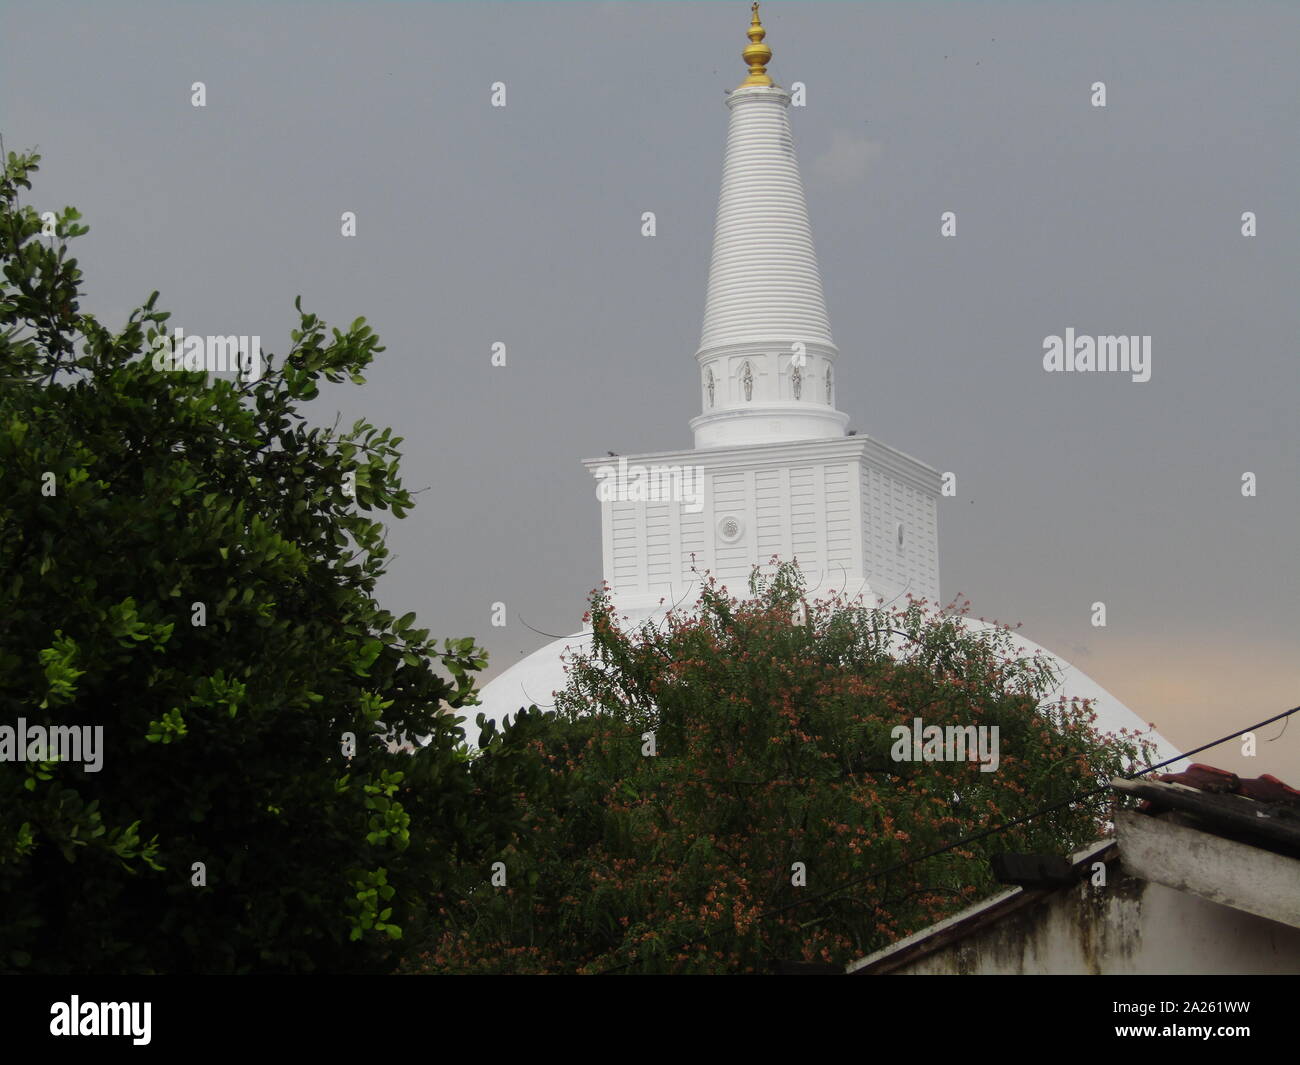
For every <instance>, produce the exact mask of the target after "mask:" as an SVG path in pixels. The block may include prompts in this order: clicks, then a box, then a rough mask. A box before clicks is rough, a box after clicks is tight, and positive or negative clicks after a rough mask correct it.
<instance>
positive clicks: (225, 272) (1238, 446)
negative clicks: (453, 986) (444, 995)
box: [0, 0, 1300, 784]
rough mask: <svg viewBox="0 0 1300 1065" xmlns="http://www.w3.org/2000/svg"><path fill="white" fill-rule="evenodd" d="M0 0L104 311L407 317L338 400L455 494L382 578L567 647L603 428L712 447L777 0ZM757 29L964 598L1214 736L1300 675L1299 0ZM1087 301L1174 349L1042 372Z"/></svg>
mask: <svg viewBox="0 0 1300 1065" xmlns="http://www.w3.org/2000/svg"><path fill="white" fill-rule="evenodd" d="M2 11H3V14H2V15H0V18H2V20H3V21H2V23H0V131H3V134H4V137H5V146H6V148H7V149H9V150H13V149H22V148H32V147H38V148H39V150H40V151H41V152H42V154H43V155H44V160H43V163H42V171H41V174H40V175H38V180H37V184H36V186H35V189H34V190H33V193H32V197H31V202H33V203H34V205H36V206H37V207H38V208H39V209H42V210H43V209H46V208H48V207H58V206H62V205H63V204H69V203H70V204H74V205H76V206H78V207H79V208H80V209H81V210H82V212H83V213H84V215H85V220H86V221H87V222H88V223H89V225H90V226H91V232H90V234H89V235H88V236H87V237H85V238H83V239H82V240H80V241H79V242H78V244H77V248H78V255H79V257H80V259H81V262H82V265H83V267H84V268H85V271H86V277H87V288H88V291H89V299H88V309H90V310H92V311H95V312H97V313H100V314H101V315H103V316H104V318H105V319H106V320H107V321H108V322H109V324H112V325H118V324H120V323H121V321H122V320H123V319H124V318H125V317H126V315H127V313H128V311H129V310H130V308H132V307H133V306H135V305H137V304H138V303H140V302H141V301H143V300H144V299H145V298H146V297H147V296H148V294H149V292H150V291H152V290H153V289H155V288H157V289H160V290H161V292H162V296H161V300H160V302H161V303H162V304H163V305H164V306H166V307H167V308H169V309H171V310H172V311H173V319H172V324H174V325H180V326H182V327H184V328H185V330H186V331H187V332H190V333H200V334H204V333H244V334H258V335H260V336H261V337H262V338H263V347H264V348H265V349H267V350H269V351H274V352H277V353H282V352H283V351H284V350H285V349H286V348H287V346H288V336H287V334H288V330H289V328H290V327H291V325H292V324H293V320H294V319H293V307H292V304H293V298H294V296H295V295H297V294H299V293H301V294H302V296H303V300H304V306H305V307H307V308H308V309H310V310H313V311H315V312H317V313H319V314H321V315H323V316H324V317H325V318H326V319H327V320H328V321H330V322H333V323H337V324H340V325H346V323H347V322H350V321H351V320H352V319H353V318H355V317H356V316H358V315H365V316H366V317H367V318H368V319H369V320H370V322H371V324H372V325H373V326H374V328H375V329H376V330H377V331H378V332H379V333H380V335H381V337H382V338H383V341H384V342H385V343H386V345H387V351H386V352H385V353H384V354H383V355H382V356H381V357H380V361H379V362H378V364H377V365H376V366H375V367H374V368H373V372H372V373H371V375H370V380H369V383H368V384H367V385H366V386H365V387H364V388H355V387H341V386H340V387H337V388H332V389H330V390H329V391H326V392H323V393H322V395H321V397H320V399H319V400H318V401H317V403H316V405H315V406H316V411H315V413H314V415H313V417H315V418H316V419H317V420H320V421H332V420H333V417H334V414H335V411H336V410H340V411H341V412H342V414H343V416H344V418H345V419H346V420H351V419H354V418H356V417H359V416H361V415H362V414H364V415H366V416H367V417H369V418H370V419H371V420H372V421H374V422H375V423H376V424H380V425H390V426H392V427H394V430H395V431H396V432H397V433H399V434H400V435H402V436H404V437H405V439H406V443H405V454H406V458H405V461H404V465H403V470H404V474H405V479H406V483H407V485H408V487H411V488H416V489H418V488H426V487H427V489H428V490H427V491H425V492H423V493H422V494H421V495H420V497H419V499H420V503H419V506H418V507H417V509H416V510H415V512H414V513H413V514H412V515H411V516H410V517H408V518H407V519H406V520H405V521H399V522H394V523H392V527H391V533H390V544H391V545H392V547H393V549H394V551H395V554H396V556H397V557H396V559H395V560H394V561H393V564H392V568H391V573H390V576H389V577H388V578H387V579H386V582H385V583H384V585H383V586H382V588H381V597H382V598H383V600H384V602H385V605H386V606H388V607H389V608H390V609H393V610H394V611H395V612H397V613H399V614H400V613H403V612H405V611H407V610H415V611H416V612H417V613H418V615H419V617H420V619H421V622H422V623H423V624H425V625H428V626H429V627H430V628H431V629H432V631H433V632H434V633H436V634H439V635H471V634H472V635H474V636H477V637H478V638H479V639H480V642H482V643H484V644H485V645H486V646H487V647H488V649H489V650H490V652H491V659H492V662H491V670H490V673H489V675H492V674H494V673H496V672H498V671H499V670H500V669H502V668H503V667H504V666H506V665H509V664H510V663H512V662H515V661H517V660H518V659H519V658H520V656H521V655H522V654H524V653H526V652H528V651H531V650H532V649H534V648H535V647H537V646H539V645H540V644H541V643H542V642H544V640H543V638H542V637H540V636H537V635H534V634H533V633H532V632H530V631H529V630H528V629H527V628H526V627H524V626H523V625H522V624H520V621H519V619H520V618H521V617H522V618H523V619H524V620H525V621H527V622H528V623H529V624H530V625H532V626H534V627H536V628H538V629H541V630H544V631H546V632H550V633H556V634H563V633H566V632H571V631H573V630H575V629H576V628H577V625H578V619H579V617H580V615H581V613H582V611H583V608H584V601H585V596H586V593H587V591H588V590H589V589H590V588H591V587H592V586H593V585H594V584H596V583H597V582H598V581H599V579H600V577H601V573H600V540H599V508H598V504H597V500H596V496H595V489H594V485H593V483H592V482H591V481H590V479H589V478H588V476H587V474H586V473H585V472H584V471H583V469H582V468H581V467H580V465H579V461H578V460H579V459H580V458H583V457H589V456H593V455H603V454H604V453H605V452H606V450H610V449H612V450H615V451H618V452H620V453H622V454H629V453H634V452H638V451H660V450H669V449H674V448H679V447H687V446H689V445H690V439H691V438H690V434H689V431H688V428H687V422H688V420H689V419H690V418H691V417H692V416H693V415H694V414H696V413H698V410H697V406H696V404H697V400H698V388H697V384H696V370H695V366H694V362H693V358H692V356H693V354H694V351H695V348H696V346H697V345H698V342H699V329H700V323H701V315H702V311H703V306H704V289H705V281H706V276H707V270H708V261H709V254H710V239H711V232H712V225H713V211H714V208H715V205H716V202H717V195H718V187H719V181H720V176H721V164H722V151H723V140H724V133H725V129H726V118H727V113H726V109H725V107H724V106H723V94H724V90H726V89H730V88H732V87H734V86H735V85H736V84H738V83H739V81H740V80H741V78H742V77H743V75H744V69H743V65H742V63H741V60H740V58H739V53H740V50H741V48H742V47H743V46H744V45H745V43H746V41H745V36H744V31H745V29H746V27H747V25H748V18H749V5H748V3H747V2H745V0H726V2H720V0H719V2H703V0H701V2H682V3H667V4H660V3H603V4H597V3H584V2H569V3H545V2H541V3H477V2H476V3H398V4H381V3H368V2H367V3H360V2H355V3H334V4H289V3H266V4H242V3H220V4H218V3H201V2H192V3H182V4H177V3H166V4H134V3H85V4H74V3H64V2H60V0H41V2H39V3H16V4H15V3H10V4H6V5H5V6H4V7H3V9H2ZM763 18H764V22H765V24H766V26H767V28H768V31H769V32H768V38H767V43H768V44H769V45H771V47H772V49H773V51H774V58H773V61H772V64H771V66H770V70H771V73H772V74H773V76H774V77H775V79H776V80H777V82H778V83H780V84H782V85H786V86H788V85H790V83H791V82H793V81H802V82H804V83H805V84H806V85H807V106H806V107H804V108H799V109H795V110H793V111H792V121H793V124H794V135H795V144H796V149H797V151H798V154H799V159H800V163H801V167H802V170H803V174H804V182H805V187H806V190H807V195H808V201H809V212H810V215H811V219H812V225H813V233H814V238H815V240H816V244H817V252H818V256H819V259H820V263H821V268H822V275H823V278H824V281H825V287H826V296H827V302H828V305H829V310H830V315H831V322H832V326H833V329H834V333H835V338H836V341H837V344H838V346H839V349H840V353H841V358H840V363H839V367H838V369H837V375H836V383H837V386H838V388H837V392H838V396H837V399H838V406H839V408H840V409H841V410H844V411H846V412H848V413H849V414H850V415H851V417H852V419H853V421H852V425H853V426H854V427H856V428H857V429H858V430H859V431H861V432H864V433H868V434H870V435H872V436H875V437H877V438H878V439H880V440H883V441H884V442H886V443H888V444H890V445H892V446H894V447H897V448H899V449H901V450H903V451H906V452H908V453H909V454H912V455H914V456H916V457H917V458H919V459H921V460H922V461H925V462H927V463H929V464H930V465H932V466H934V467H936V468H937V469H939V470H951V471H953V472H955V473H956V474H957V478H958V495H957V497H956V498H953V499H948V500H945V501H944V502H943V503H942V505H941V508H940V566H941V582H942V587H943V594H944V597H945V599H946V598H950V597H951V596H953V595H955V594H956V593H958V592H961V593H964V594H965V595H966V596H967V597H969V598H970V599H971V601H972V605H973V612H974V613H976V614H979V615H983V616H987V617H997V618H1000V619H1002V620H1005V621H1010V622H1015V621H1021V622H1023V623H1024V629H1023V631H1024V632H1025V634H1026V635H1028V636H1029V637H1030V638H1032V639H1034V640H1036V641H1038V642H1039V643H1042V644H1044V645H1045V646H1047V647H1049V648H1051V649H1052V650H1054V651H1056V652H1057V653H1059V654H1061V655H1063V656H1064V657H1066V658H1068V659H1070V660H1071V661H1073V662H1075V663H1076V664H1077V665H1078V666H1080V667H1081V668H1082V669H1084V670H1085V671H1087V672H1088V673H1090V674H1091V675H1092V676H1093V677H1094V678H1095V679H1096V680H1097V681H1099V682H1100V683H1101V684H1102V685H1103V686H1105V687H1107V688H1109V689H1110V690H1111V691H1112V692H1113V693H1114V694H1115V695H1116V696H1118V697H1119V698H1120V699H1121V700H1122V701H1124V702H1125V703H1127V704H1128V705H1129V706H1131V707H1132V708H1133V709H1134V710H1136V711H1137V712H1138V713H1139V714H1141V715H1142V716H1143V717H1144V718H1146V719H1147V720H1154V721H1155V722H1157V724H1158V725H1159V726H1160V727H1161V729H1162V730H1163V731H1164V732H1165V734H1166V735H1167V736H1168V737H1169V738H1170V739H1171V740H1172V741H1173V742H1174V743H1175V744H1178V745H1181V747H1182V748H1184V749H1186V748H1187V747H1190V746H1193V745H1195V744H1197V743H1199V742H1203V741H1205V740H1207V739H1210V738H1213V737H1217V736H1218V735H1221V734H1223V733H1225V732H1229V731H1232V730H1233V729H1234V728H1236V727H1239V726H1241V725H1244V724H1248V723H1250V722H1252V721H1255V720H1259V719H1261V718H1263V717H1265V716H1268V715H1269V714H1272V713H1275V712H1277V711H1280V710H1283V709H1286V708H1287V707H1289V706H1292V705H1295V704H1296V703H1300V697H1298V696H1300V655H1298V654H1297V649H1298V646H1300V618H1298V609H1297V603H1298V602H1300V595H1298V593H1300V580H1298V579H1297V578H1298V574H1300V562H1298V561H1297V547H1298V546H1300V544H1298V541H1300V537H1298V536H1297V530H1300V502H1298V492H1297V486H1298V485H1300V454H1298V452H1300V449H1298V447H1297V441H1298V439H1300V430H1298V429H1297V413H1296V408H1297V398H1298V396H1300V370H1298V369H1297V353H1298V347H1297V341H1298V338H1300V299H1298V298H1297V282H1298V280H1300V212H1297V196H1300V139H1298V134H1300V62H1298V61H1297V55H1298V54H1300V5H1297V4H1294V3H1262V2H1253V0H1247V2H1234V3H1226V4H1219V3H1150V2H1132V3H1076V4H1069V3H1055V2H1054V3H1006V4H998V3H956V2H953V3H934V4H929V3H916V2H907V3H896V4H885V3H849V2H843V3H811V2H794V0H771V2H769V3H766V4H764V6H763ZM195 81H202V82H204V83H205V84H206V87H207V106H206V107H205V108H201V109H200V108H195V107H192V106H191V103H190V95H191V93H190V86H191V84H192V83H193V82H195ZM495 81H502V82H505V83H506V85H507V92H508V96H507V101H508V102H507V106H506V107H505V108H504V109H493V108H492V107H490V106H489V92H490V86H491V84H492V83H493V82H495ZM1096 81H1102V82H1104V83H1105V85H1106V93H1107V105H1106V107H1105V108H1096V107H1093V106H1091V104H1090V96H1091V86H1092V84H1093V83H1094V82H1096ZM948 210H951V211H955V212H956V214H957V236H956V237H955V238H951V239H944V238H942V237H941V236H940V233H939V228H940V214H941V212H943V211H948ZM344 211H355V212H356V213H357V218H358V234H357V236H356V237H355V238H344V237H342V236H341V235H340V215H341V214H342V212H344ZM643 211H654V212H655V213H656V215H657V218H658V235H657V236H655V237H654V238H644V237H642V236H641V235H640V216H641V213H642V212H643ZM1245 211H1253V212H1255V213H1256V215H1257V218H1258V235H1257V236H1254V237H1250V238H1248V237H1244V236H1242V234H1241V216H1242V213H1243V212H1245ZM1067 327H1073V328H1074V329H1075V330H1076V331H1077V332H1078V333H1080V334H1093V335H1095V334H1109V333H1123V334H1144V335H1145V334H1149V335H1150V336H1151V337H1152V355H1153V359H1152V375H1151V380H1150V381H1148V382H1146V383H1134V382H1132V381H1130V380H1129V378H1128V377H1127V376H1124V375H1116V374H1094V375H1081V374H1069V375H1067V374H1047V373H1045V372H1044V371H1043V368H1042V344H1043V338H1044V337H1046V336H1048V335H1049V334H1060V333H1063V332H1064V330H1065V329H1066V328H1067ZM494 341H502V342H504V343H505V344H507V346H508V353H509V354H508V366H507V367H505V368H496V369H494V368H493V367H492V366H491V365H490V362H489V356H490V345H491V344H492V343H493V342H494ZM1245 471H1252V472H1254V473H1255V474H1256V475H1257V477H1258V496H1257V497H1256V498H1253V499H1250V498H1243V496H1242V494H1241V487H1240V486H1241V476H1242V473H1243V472H1245ZM497 600H502V601H504V602H506V603H507V605H508V607H509V611H510V613H509V617H510V624H509V625H508V627H506V628H505V629H493V628H491V627H490V625H489V612H490V607H491V604H492V603H493V602H494V601H497ZM1098 600H1100V601H1104V602H1105V604H1106V607H1107V611H1108V625H1107V627H1105V628H1094V627H1093V626H1092V625H1091V623H1090V608H1091V604H1092V603H1093V602H1095V601H1098ZM1278 732H1279V726H1272V727H1270V728H1269V729H1266V730H1263V732H1262V733H1261V735H1260V737H1259V739H1260V741H1261V742H1260V753H1259V756H1258V757H1256V758H1253V759H1245V758H1241V757H1239V755H1238V752H1237V748H1236V746H1235V745H1230V746H1226V747H1220V748H1216V749H1215V750H1213V751H1210V752H1207V753H1206V754H1205V755H1202V756H1201V758H1202V759H1204V760H1209V761H1212V762H1214V763H1216V764H1219V765H1223V766H1227V767H1229V768H1233V769H1237V770H1239V771H1242V772H1244V773H1246V774H1248V775H1256V774H1257V773H1261V772H1273V773H1275V774H1277V775H1279V776H1282V777H1283V778H1284V779H1289V780H1290V782H1291V783H1293V784H1294V783H1296V778H1297V777H1300V725H1292V727H1291V728H1290V730H1289V731H1288V732H1287V733H1286V734H1285V735H1283V736H1282V738H1281V739H1279V740H1276V741H1275V742H1266V741H1268V740H1269V739H1270V738H1271V737H1273V736H1276V735H1277V734H1278Z"/></svg>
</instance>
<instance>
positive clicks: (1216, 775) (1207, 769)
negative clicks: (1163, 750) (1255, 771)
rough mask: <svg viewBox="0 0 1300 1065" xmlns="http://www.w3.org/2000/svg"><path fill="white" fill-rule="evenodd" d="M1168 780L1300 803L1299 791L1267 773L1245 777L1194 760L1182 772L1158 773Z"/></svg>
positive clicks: (1265, 799)
mask: <svg viewBox="0 0 1300 1065" xmlns="http://www.w3.org/2000/svg"><path fill="white" fill-rule="evenodd" d="M1156 780H1159V781H1161V782H1163V783H1165V784H1183V785H1185V786H1187V787H1189V788H1196V790H1197V791H1205V792H1210V793H1212V794H1220V795H1222V794H1228V795H1244V796H1245V797H1246V798H1247V799H1254V800H1255V801H1256V802H1278V803H1285V804H1287V805H1288V806H1300V791H1296V789H1295V788H1293V787H1291V786H1290V785H1289V784H1284V783H1283V782H1282V781H1280V780H1278V779H1277V777H1275V776H1272V775H1271V774H1268V773H1265V774H1264V775H1263V776H1259V777H1246V778H1244V779H1243V778H1242V777H1239V776H1237V774H1236V773H1230V772H1228V770H1226V769H1219V768H1217V767H1215V766H1212V765H1202V764H1201V763H1200V762H1195V763H1193V764H1192V765H1191V766H1189V767H1188V768H1187V769H1185V770H1184V771H1183V772H1181V773H1164V774H1161V775H1160V776H1158V777H1156Z"/></svg>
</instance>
